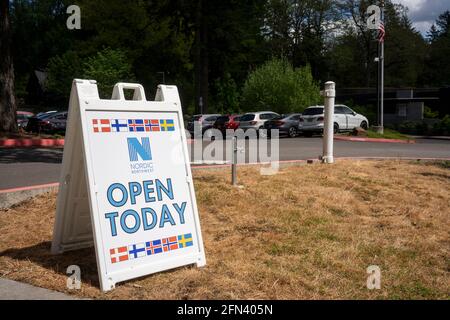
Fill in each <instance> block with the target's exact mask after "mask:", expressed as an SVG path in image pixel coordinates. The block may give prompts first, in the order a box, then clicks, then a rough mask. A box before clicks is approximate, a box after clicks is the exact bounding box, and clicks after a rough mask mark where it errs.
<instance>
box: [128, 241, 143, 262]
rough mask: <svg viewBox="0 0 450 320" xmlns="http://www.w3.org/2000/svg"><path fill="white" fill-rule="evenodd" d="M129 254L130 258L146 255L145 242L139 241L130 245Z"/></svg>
mask: <svg viewBox="0 0 450 320" xmlns="http://www.w3.org/2000/svg"><path fill="white" fill-rule="evenodd" d="M128 255H129V256H130V259H137V258H142V257H145V256H146V254H145V243H138V244H133V245H131V246H128Z"/></svg>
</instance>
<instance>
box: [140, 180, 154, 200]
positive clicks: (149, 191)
mask: <svg viewBox="0 0 450 320" xmlns="http://www.w3.org/2000/svg"><path fill="white" fill-rule="evenodd" d="M142 184H143V185H144V196H145V202H146V203H149V202H155V201H156V198H155V197H150V194H152V193H155V188H150V186H153V181H152V180H148V181H144V182H143V183H142Z"/></svg>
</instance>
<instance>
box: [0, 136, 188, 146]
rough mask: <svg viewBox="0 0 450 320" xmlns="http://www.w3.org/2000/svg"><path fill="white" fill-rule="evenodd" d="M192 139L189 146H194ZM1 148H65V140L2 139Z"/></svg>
mask: <svg viewBox="0 0 450 320" xmlns="http://www.w3.org/2000/svg"><path fill="white" fill-rule="evenodd" d="M193 142H194V141H193V140H192V139H188V140H187V144H192V143H193ZM0 147H4V148H19V147H22V148H32V147H64V139H28V138H24V139H0Z"/></svg>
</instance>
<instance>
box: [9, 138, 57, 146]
mask: <svg viewBox="0 0 450 320" xmlns="http://www.w3.org/2000/svg"><path fill="white" fill-rule="evenodd" d="M63 146H64V139H31V138H23V139H1V140H0V147H5V148H17V147H26V148H29V147H63Z"/></svg>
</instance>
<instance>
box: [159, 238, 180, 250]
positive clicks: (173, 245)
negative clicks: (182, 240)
mask: <svg viewBox="0 0 450 320" xmlns="http://www.w3.org/2000/svg"><path fill="white" fill-rule="evenodd" d="M162 243H163V250H164V252H167V251H172V250H176V249H178V241H177V237H176V236H175V237H170V238H164V239H162Z"/></svg>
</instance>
